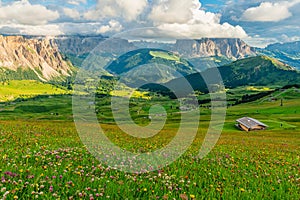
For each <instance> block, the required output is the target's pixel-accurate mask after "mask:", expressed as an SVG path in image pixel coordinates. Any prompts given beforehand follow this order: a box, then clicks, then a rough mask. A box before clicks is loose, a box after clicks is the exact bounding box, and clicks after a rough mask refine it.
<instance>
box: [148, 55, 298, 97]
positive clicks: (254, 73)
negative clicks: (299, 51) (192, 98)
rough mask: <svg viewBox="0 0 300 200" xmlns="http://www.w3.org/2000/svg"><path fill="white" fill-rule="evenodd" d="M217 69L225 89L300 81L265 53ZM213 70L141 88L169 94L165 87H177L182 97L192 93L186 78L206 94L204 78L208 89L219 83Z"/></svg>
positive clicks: (294, 72)
mask: <svg viewBox="0 0 300 200" xmlns="http://www.w3.org/2000/svg"><path fill="white" fill-rule="evenodd" d="M217 69H218V70H219V72H220V75H221V77H222V79H223V83H224V86H225V87H226V88H236V87H239V86H272V87H274V86H285V85H289V84H298V83H299V82H300V73H299V71H297V70H296V69H295V68H293V67H290V66H288V65H286V64H283V63H281V62H280V61H278V60H276V59H273V58H270V57H267V56H257V57H251V58H246V59H241V60H238V61H235V62H233V63H231V64H228V65H224V66H221V67H218V68H217ZM215 70H216V69H215V68H210V69H207V70H205V71H204V72H202V73H195V74H191V75H187V76H186V77H184V78H178V79H174V80H171V81H169V82H168V83H166V84H164V85H162V86H160V85H157V84H148V85H146V86H144V87H143V88H144V89H149V90H151V91H160V92H163V93H168V89H167V88H176V89H178V91H180V94H181V96H185V95H188V94H190V93H191V92H192V91H189V90H187V89H186V88H187V87H186V83H185V80H187V81H188V83H189V84H190V85H191V86H192V87H193V89H194V90H197V91H201V92H204V93H207V92H208V86H207V84H206V83H205V81H204V78H203V77H205V78H207V79H208V80H209V81H210V85H209V87H210V88H212V87H211V86H213V85H214V87H215V88H218V86H220V85H221V83H220V82H214V80H220V79H216V73H215V72H216V71H215Z"/></svg>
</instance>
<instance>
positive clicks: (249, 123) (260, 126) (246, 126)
mask: <svg viewBox="0 0 300 200" xmlns="http://www.w3.org/2000/svg"><path fill="white" fill-rule="evenodd" d="M236 122H237V123H238V124H236V127H237V128H239V129H241V130H242V131H247V132H249V131H255V130H265V129H266V128H267V127H268V126H267V125H265V124H264V123H262V122H260V121H258V120H256V119H253V118H250V117H243V118H240V119H238V120H236Z"/></svg>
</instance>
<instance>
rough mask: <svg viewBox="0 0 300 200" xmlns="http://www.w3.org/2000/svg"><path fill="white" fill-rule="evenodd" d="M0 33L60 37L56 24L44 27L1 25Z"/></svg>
mask: <svg viewBox="0 0 300 200" xmlns="http://www.w3.org/2000/svg"><path fill="white" fill-rule="evenodd" d="M0 31H4V32H6V33H8V34H22V35H49V36H55V35H62V34H64V32H62V31H61V29H60V27H59V25H57V24H45V25H34V26H33V25H22V24H3V25H0Z"/></svg>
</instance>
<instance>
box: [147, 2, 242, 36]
mask: <svg viewBox="0 0 300 200" xmlns="http://www.w3.org/2000/svg"><path fill="white" fill-rule="evenodd" d="M220 18H221V15H220V14H215V13H211V12H205V11H204V10H201V3H200V2H199V1H198V0H185V1H178V0H156V1H155V2H154V6H153V8H152V10H151V12H150V14H149V19H150V20H152V21H153V24H154V25H155V26H157V27H158V28H159V29H161V30H163V31H165V32H166V33H170V35H173V37H180V36H183V37H191V38H201V37H228V38H245V37H247V34H246V32H245V31H244V30H243V28H242V27H240V26H232V25H230V24H228V23H223V24H221V23H220Z"/></svg>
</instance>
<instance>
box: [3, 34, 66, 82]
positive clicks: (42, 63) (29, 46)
mask: <svg viewBox="0 0 300 200" xmlns="http://www.w3.org/2000/svg"><path fill="white" fill-rule="evenodd" d="M0 68H5V69H9V70H13V71H16V70H18V69H20V68H21V69H22V70H32V71H33V72H34V73H35V74H36V75H37V77H38V78H39V79H40V80H42V81H49V80H51V79H55V78H58V77H66V76H70V75H71V74H72V69H71V64H70V63H68V62H66V61H65V60H64V59H63V58H62V56H61V54H60V53H59V51H58V47H57V45H56V44H55V43H54V42H53V40H51V39H49V38H43V39H26V38H24V37H22V36H1V35H0Z"/></svg>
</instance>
